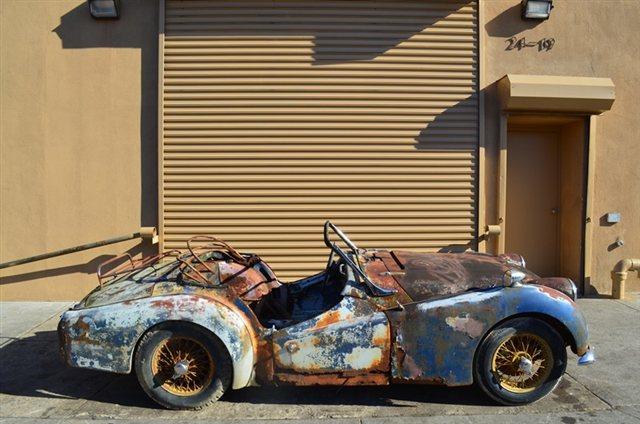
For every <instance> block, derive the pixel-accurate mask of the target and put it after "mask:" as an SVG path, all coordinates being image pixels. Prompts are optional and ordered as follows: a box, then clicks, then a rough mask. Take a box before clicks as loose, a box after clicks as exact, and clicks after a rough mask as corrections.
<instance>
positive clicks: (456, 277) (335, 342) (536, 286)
mask: <svg viewBox="0 0 640 424" xmlns="http://www.w3.org/2000/svg"><path fill="white" fill-rule="evenodd" d="M332 238H333V239H336V240H337V241H334V240H332ZM199 241H200V242H209V243H210V244H208V245H204V246H202V247H198V248H195V247H193V246H194V245H195V244H197V242H199ZM325 243H326V244H327V246H328V247H329V248H330V252H331V253H330V256H329V260H328V264H327V268H326V270H325V271H322V272H320V273H318V274H316V275H313V276H310V277H308V278H304V279H302V280H299V281H296V282H293V283H288V284H283V283H281V282H279V281H278V279H277V278H276V276H275V274H274V273H273V271H272V270H271V268H270V267H269V266H268V265H267V264H266V263H265V262H264V261H262V260H261V259H260V258H259V257H258V256H256V255H253V254H244V253H238V252H237V251H235V250H234V249H233V248H231V247H230V246H229V245H227V244H225V243H223V242H220V241H219V240H217V239H214V238H206V237H205V238H203V237H199V238H195V239H192V240H191V242H190V244H189V249H188V251H186V252H169V253H168V254H164V255H161V256H159V257H155V258H151V259H147V260H143V261H141V262H135V261H133V260H131V258H128V259H129V263H128V264H127V265H125V266H120V267H116V268H114V269H113V270H111V271H109V272H106V273H105V272H102V269H103V268H102V267H101V269H100V270H99V273H98V274H99V278H100V281H101V284H100V286H99V287H97V288H96V289H95V290H94V291H92V292H91V293H90V294H89V295H88V296H87V297H85V298H84V299H83V300H82V301H81V302H80V303H78V304H77V305H76V306H75V307H73V308H71V309H70V310H68V311H66V312H65V313H64V314H63V315H62V317H61V321H60V324H59V327H58V331H59V337H60V343H61V352H62V355H63V357H64V359H65V361H66V362H67V364H69V365H70V366H73V367H80V368H90V369H96V370H103V371H110V372H116V373H130V372H132V371H133V370H134V369H135V370H136V371H137V372H138V374H139V375H138V378H139V379H140V378H141V376H140V374H141V373H145V372H146V373H147V374H149V377H148V378H149V381H150V382H154V381H155V383H156V384H155V386H161V387H160V388H158V387H155V388H149V387H147V388H145V383H144V382H143V381H141V384H142V386H143V388H145V390H146V391H147V393H148V394H150V396H151V397H152V398H154V399H155V400H156V401H158V402H160V403H161V404H163V405H165V406H167V407H170V408H197V407H202V406H203V405H205V404H207V403H208V401H209V400H210V399H211V397H209V398H207V399H204V400H203V399H200V398H198V399H196V400H195V401H194V402H190V401H188V399H189V396H190V395H189V394H190V393H191V394H193V395H194V397H197V396H196V395H198V396H201V397H205V396H204V394H203V390H205V389H204V388H202V387H200V386H203V385H204V384H210V382H209V379H211V378H213V377H214V376H215V375H216V374H215V372H214V371H211V369H214V368H215V369H216V372H220V373H222V369H221V367H223V365H220V364H218V363H217V362H216V361H218V362H220V361H222V360H223V359H224V360H225V361H226V360H228V363H229V364H228V368H229V372H228V375H229V376H228V379H227V380H228V381H226V380H225V381H222V380H221V381H220V383H219V385H220V387H221V388H219V390H218V391H217V394H216V395H215V396H217V397H219V395H221V393H222V392H224V390H226V388H227V387H223V386H225V385H227V386H230V387H231V388H233V389H240V388H243V387H247V386H252V385H284V384H292V385H384V384H390V383H424V384H439V385H447V386H459V385H468V384H472V383H474V381H475V382H478V378H480V376H479V375H478V374H477V372H478V369H480V368H478V367H479V366H478V365H477V362H478V355H479V353H478V352H479V351H480V348H481V346H483V343H485V344H486V343H487V342H486V340H487V338H488V337H489V335H493V334H494V333H495V332H496V331H497V329H502V328H503V327H505V325H506V324H508V323H511V322H516V321H513V320H518V319H520V321H522V320H523V319H525V318H526V319H529V320H535V322H536V323H537V324H536V325H538V326H543V327H544V326H546V327H548V328H546V327H545V329H542V330H540V332H536V331H535V330H532V331H531V332H529V333H527V331H529V330H527V331H524V332H522V331H520V332H519V333H518V334H525V335H527V334H529V336H527V337H534V336H535V337H537V339H535V340H538V339H540V340H543V339H544V340H547V339H546V338H545V337H544V334H547V333H549V331H553V332H555V334H556V335H557V336H549V337H556V338H557V339H558V340H560V339H561V342H554V343H556V344H558V343H561V344H562V350H563V351H564V349H565V346H569V347H570V348H571V350H572V351H573V352H574V353H576V354H577V355H579V356H580V357H581V358H582V361H583V362H591V361H592V360H593V357H592V352H591V351H590V349H589V345H588V332H587V325H586V322H585V319H584V317H583V315H582V314H581V312H580V311H579V310H578V308H577V307H576V304H575V302H574V301H575V298H576V296H577V291H576V287H575V285H574V284H573V282H572V281H571V280H569V279H565V278H540V277H538V276H536V275H535V274H533V273H532V272H530V271H528V270H526V268H525V267H524V265H525V263H524V260H523V259H522V258H521V257H520V256H519V255H513V254H511V255H499V256H493V255H488V254H481V253H475V252H463V253H415V252H403V251H395V250H363V249H358V248H357V247H356V246H355V245H354V244H353V243H352V242H351V241H350V240H349V239H348V238H347V237H346V236H345V235H344V233H342V231H340V229H338V228H337V227H335V226H334V225H333V224H331V223H330V222H327V223H326V224H325ZM341 246H344V247H341ZM109 278H110V279H111V280H110V281H109V282H107V283H105V284H103V283H102V282H103V280H104V279H109ZM176 325H178V326H182V327H180V328H181V329H178V330H175V329H174V330H171V328H172V326H174V327H175V326H176ZM523 325H525V326H526V325H528V324H526V323H525V324H523ZM185 326H187V327H185ZM507 327H508V326H507ZM516 327H517V326H516ZM185 328H186V330H185ZM549 328H551V330H549ZM159 329H165V330H164V331H165V333H167V332H168V333H167V334H168V336H166V337H165V338H164V339H162V337H161V336H157V337H156V338H157V339H158V340H164V341H163V342H157V343H159V344H153V343H155V342H152V341H151V342H148V343H151V345H150V347H149V348H148V349H147V347H146V344H148V343H147V340H146V339H145V335H148V334H155V333H157V332H158V331H159ZM189 329H193V330H194V331H196V330H197V334H199V335H200V336H198V335H187V336H183V338H181V339H171V334H173V333H171V331H175V332H176V334H178V333H180V331H182V332H184V331H187V333H188V332H189V331H191V330H189ZM154 331H155V332H154ZM504 331H506V330H504ZM504 331H503V332H504ZM514 331H515V330H514ZM545 331H546V333H545ZM163 334H164V333H163ZM181 334H182V333H181ZM194 334H196V333H194ZM514 334H515V333H514ZM531 334H532V335H531ZM536 334H538V336H536ZM207 335H210V336H211V340H213V342H215V343H211V344H209V345H210V346H212V347H211V348H210V349H208V348H206V346H204V345H202V346H200V348H199V349H200V351H199V352H200V353H199V355H200V358H204V359H202V361H204V363H210V365H206V366H205V367H204V369H205V371H201V372H200V373H204V374H207V375H206V377H207V378H204V377H203V378H202V379H201V380H202V381H200V383H198V384H199V386H198V387H200V388H199V389H198V390H195V389H193V390H192V389H191V388H190V387H191V386H189V384H187V382H186V380H185V383H184V387H182V388H176V387H174V386H175V385H177V384H178V383H177V382H179V381H182V380H181V379H183V377H182V375H183V373H187V372H188V371H187V370H188V369H189V366H190V365H189V364H192V365H193V364H196V363H197V362H194V361H195V359H193V357H191V358H190V359H189V358H186V357H184V358H183V359H182V360H179V358H178V356H175V357H174V356H173V353H170V354H169V356H170V357H171V358H173V359H172V360H165V362H167V363H169V365H167V364H166V363H165V364H164V365H162V358H160V359H157V360H156V359H153V358H155V357H156V356H158V355H161V354H162V352H164V351H163V350H162V349H165V350H167V351H168V352H169V351H170V349H169V347H171V345H170V343H173V342H171V340H181V343H182V344H183V345H181V346H183V347H182V348H177V347H176V346H177V345H173V347H174V348H175V349H174V350H175V351H178V350H180V349H182V350H188V349H187V348H185V347H184V345H185V344H189V346H191V345H193V346H195V345H196V344H199V343H200V342H198V340H200V338H201V337H209V336H207ZM558 337H559V338H558ZM147 338H153V337H151V336H148V337H147ZM535 340H534V341H535ZM141 341H144V343H145V345H144V346H145V347H144V349H142V348H140V345H141V343H142V342H141ZM162 343H164V344H162ZM175 343H177V342H175ZM543 344H544V343H543ZM547 344H549V346H551V343H550V342H549V343H547ZM158 346H161V347H158ZM162 346H164V347H162ZM168 346H169V347H168ZM552 347H553V346H552ZM141 349H142V350H141ZM159 349H160V350H159ZM503 349H506V347H505V348H503ZM216 350H219V351H220V352H218V353H216V352H214V353H215V355H214V354H210V353H207V352H209V351H216ZM141 351H144V352H147V351H148V352H149V353H148V355H147V354H144V355H147V356H149V357H144V355H143V354H141V353H140V352H141ZM158 352H160V354H159V353H158ZM202 352H205V353H202ZM548 352H551V351H550V350H548ZM533 353H535V352H533ZM533 353H532V354H533ZM543 353H544V352H543ZM525 354H526V352H524V353H522V354H521V356H519V357H517V358H515V359H513V361H515V362H513V364H515V365H513V364H510V365H509V366H515V367H516V368H517V367H520V368H518V370H517V372H515V371H514V373H516V374H517V375H520V374H519V373H522V372H524V371H522V369H524V370H525V371H526V372H527V373H528V374H526V373H525V374H526V375H530V374H531V375H533V374H532V372H533V371H531V370H532V367H533V368H536V367H538V368H537V369H538V370H541V369H543V368H544V369H546V368H545V366H544V365H540V364H541V363H542V364H544V361H545V360H546V361H547V363H549V362H554V361H555V363H557V365H558V366H560V367H561V371H562V372H564V365H566V364H562V362H563V361H565V360H566V353H565V358H564V359H562V357H561V356H562V353H561V352H560V353H558V354H557V355H556V356H558V355H559V356H558V358H556V357H553V355H551V356H549V355H547V356H549V357H548V358H547V359H542V360H538V361H537V362H536V361H533V360H529V359H527V358H525V357H524V356H522V355H525ZM154 355H155V356H154ZM194 355H195V354H194ZM496 355H497V354H494V362H496V360H495V358H497V357H496ZM216 358H218V359H216ZM219 358H223V359H219ZM498 358H499V355H498ZM518 358H519V359H518ZM530 359H531V358H530ZM154 361H155V362H154ZM541 361H542V362H541ZM149 363H151V365H148V364H149ZM154 363H157V364H156V365H153V364H154ZM214 363H215V366H214ZM225 363H226V362H225ZM536 364H537V365H536ZM163 366H164V367H165V368H166V367H167V366H171V367H173V368H170V369H168V371H167V370H165V371H162V372H164V374H162V375H163V376H164V377H163V378H164V379H165V380H167V383H166V388H167V390H165V391H164V392H163V391H162V386H163V384H164V383H163V381H159V380H158V379H159V377H158V373H160V372H161V371H158V370H162V369H164V368H162V367H163ZM224 366H226V365H224ZM144 367H147V368H144ZM154 367H155V368H154ZM193 367H195V365H193V366H192V367H191V368H192V370H195V371H193V372H191V374H193V373H197V370H196V368H193ZM495 367H496V368H495V369H494V370H493V371H492V372H493V373H494V374H495V373H496V372H497V371H496V370H497V369H498V368H497V367H498V365H496V366H495ZM490 368H491V367H490ZM144 370H147V371H144ZM143 371H144V372H143ZM525 374H523V375H525ZM145 375H146V374H145ZM487 375H489V374H487ZM548 377H549V376H548ZM185 378H186V377H185ZM549 378H550V377H549ZM223 380H224V379H223ZM525 380H527V379H526V378H524V377H522V378H520V377H517V378H515V380H513V385H514V387H515V386H517V385H523V384H524V383H523V381H525ZM557 380H558V381H559V377H558V378H557ZM554 381H555V380H554ZM207 382H209V383H207ZM194 384H195V383H194ZM554 384H557V382H555V383H554ZM148 385H151V386H153V384H151V383H149V384H148ZM506 387H511V386H509V385H508V384H506ZM553 387H555V385H554V386H553ZM551 389H552V388H551ZM154 390H155V391H154ZM157 390H160V391H159V392H158V391H157ZM194 390H195V391H194ZM500 390H501V389H500ZM518 390H519V389H518V388H515V389H514V393H518ZM536 390H537V389H536ZM485 391H486V390H485ZM534 391H535V390H534ZM165 392H167V393H168V394H167V393H165ZM542 392H544V393H542ZM542 392H540V393H536V394H535V396H534V395H531V396H529V397H527V396H524V397H522V396H520V397H518V398H517V399H515V400H512V401H509V400H505V399H502V398H501V396H500V395H499V393H498V395H496V394H495V393H493V394H492V393H488V394H489V395H490V396H491V397H493V398H494V399H496V400H498V401H500V402H502V403H507V404H518V403H527V402H530V401H534V400H537V398H539V397H542V396H543V395H545V394H547V393H548V391H546V392H545V391H544V390H543V391H542ZM212 396H213V395H212ZM215 396H214V397H215ZM217 397H216V399H217ZM205 400H206V401H207V402H205Z"/></svg>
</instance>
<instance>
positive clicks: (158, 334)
mask: <svg viewBox="0 0 640 424" xmlns="http://www.w3.org/2000/svg"><path fill="white" fill-rule="evenodd" d="M134 361H135V371H136V374H137V377H138V382H139V383H140V386H141V387H142V389H143V390H144V391H145V393H147V395H149V397H150V398H151V399H153V400H154V401H155V402H157V403H159V404H160V405H162V406H164V407H165V408H169V409H191V410H195V409H202V408H204V407H205V406H207V405H210V404H212V403H214V402H215V401H217V400H218V399H220V397H221V396H222V395H223V394H224V393H225V391H226V390H227V389H228V388H229V385H230V383H231V376H232V372H233V370H232V367H231V358H230V357H229V354H228V352H227V350H226V348H225V346H224V345H223V344H222V342H221V341H220V339H218V338H217V337H216V336H214V335H213V334H212V333H210V332H209V331H207V330H206V329H204V328H202V327H199V326H196V325H193V324H189V323H182V322H172V323H166V324H160V325H159V326H157V327H155V328H153V329H151V330H150V331H148V332H147V333H146V334H145V335H144V336H143V337H142V339H141V340H140V343H139V344H138V348H137V350H136V354H135V358H134ZM177 362H182V365H184V366H183V367H182V369H180V372H181V373H186V375H178V374H176V371H175V369H174V365H175V363H177Z"/></svg>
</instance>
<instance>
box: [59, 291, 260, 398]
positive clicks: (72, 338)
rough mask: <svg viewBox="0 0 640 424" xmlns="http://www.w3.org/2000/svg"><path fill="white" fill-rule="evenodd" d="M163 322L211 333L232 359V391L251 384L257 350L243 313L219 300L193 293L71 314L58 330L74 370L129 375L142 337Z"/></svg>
mask: <svg viewBox="0 0 640 424" xmlns="http://www.w3.org/2000/svg"><path fill="white" fill-rule="evenodd" d="M165 321H187V322H192V323H194V324H198V325H201V326H202V327H205V328H206V329H208V330H210V331H211V332H212V333H214V334H215V335H216V336H217V337H218V338H220V340H222V342H223V343H224V345H225V346H226V348H227V350H228V351H229V355H230V356H231V360H232V362H233V382H232V387H233V388H234V389H236V388H242V387H246V386H247V385H249V384H250V382H251V380H252V378H253V375H252V374H253V365H254V356H255V355H254V349H255V347H254V346H253V344H254V343H253V341H252V336H251V333H250V329H249V328H248V325H247V323H246V322H245V321H244V320H243V318H242V316H241V313H240V312H239V311H235V310H233V309H232V306H228V305H225V304H223V303H222V302H220V301H217V300H215V299H211V298H206V297H200V296H195V295H171V296H156V297H150V298H144V299H138V300H133V301H129V302H124V303H116V304H111V305H105V306H99V307H94V308H88V309H78V310H74V309H72V310H69V311H67V312H65V313H64V314H63V315H62V318H61V320H60V324H59V327H58V332H59V335H60V339H61V340H60V343H61V349H62V354H63V356H64V358H65V360H66V362H67V363H68V364H69V365H70V366H73V367H79V368H91V369H96V370H103V371H111V372H116V373H121V374H126V373H129V372H131V369H132V361H133V352H134V349H135V346H136V344H137V343H138V340H139V339H140V337H141V336H142V335H143V334H144V333H145V331H147V330H148V329H149V328H151V327H153V326H154V325H157V324H160V323H162V322H165Z"/></svg>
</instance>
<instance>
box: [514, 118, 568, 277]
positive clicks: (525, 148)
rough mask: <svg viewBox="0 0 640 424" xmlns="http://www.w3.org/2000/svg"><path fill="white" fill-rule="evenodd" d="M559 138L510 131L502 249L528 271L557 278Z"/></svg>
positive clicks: (553, 135) (554, 135)
mask: <svg viewBox="0 0 640 424" xmlns="http://www.w3.org/2000/svg"><path fill="white" fill-rule="evenodd" d="M558 205H559V203H558V135H557V133H555V132H532V131H520V130H514V131H511V130H510V131H509V133H508V135H507V212H506V227H505V232H506V233H505V243H506V245H505V249H506V251H507V252H515V253H519V254H521V255H523V256H524V258H525V260H526V261H527V267H528V268H529V269H531V270H532V271H534V272H535V273H537V274H539V275H541V276H544V277H549V276H555V275H558V215H559V210H558Z"/></svg>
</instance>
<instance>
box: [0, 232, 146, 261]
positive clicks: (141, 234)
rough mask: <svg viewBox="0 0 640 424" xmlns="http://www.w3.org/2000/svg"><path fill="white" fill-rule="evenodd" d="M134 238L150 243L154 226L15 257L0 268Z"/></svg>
mask: <svg viewBox="0 0 640 424" xmlns="http://www.w3.org/2000/svg"><path fill="white" fill-rule="evenodd" d="M136 238H142V239H143V240H151V242H152V243H156V242H157V235H156V228H155V227H142V228H140V231H138V232H135V233H130V234H126V235H123V236H119V237H113V238H110V239H106V240H101V241H96V242H93V243H86V244H81V245H79V246H74V247H68V248H66V249H60V250H56V251H55V252H49V253H42V254H40V255H35V256H29V257H28V258H22V259H16V260H14V261H9V262H4V263H1V264H0V269H3V268H9V267H12V266H16V265H22V264H26V263H30V262H35V261H41V260H44V259H49V258H55V257H56V256H62V255H68V254H70V253H75V252H81V251H83V250H88V249H93V248H96V247H100V246H106V245H109V244H114V243H119V242H121V241H127V240H133V239H136Z"/></svg>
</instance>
